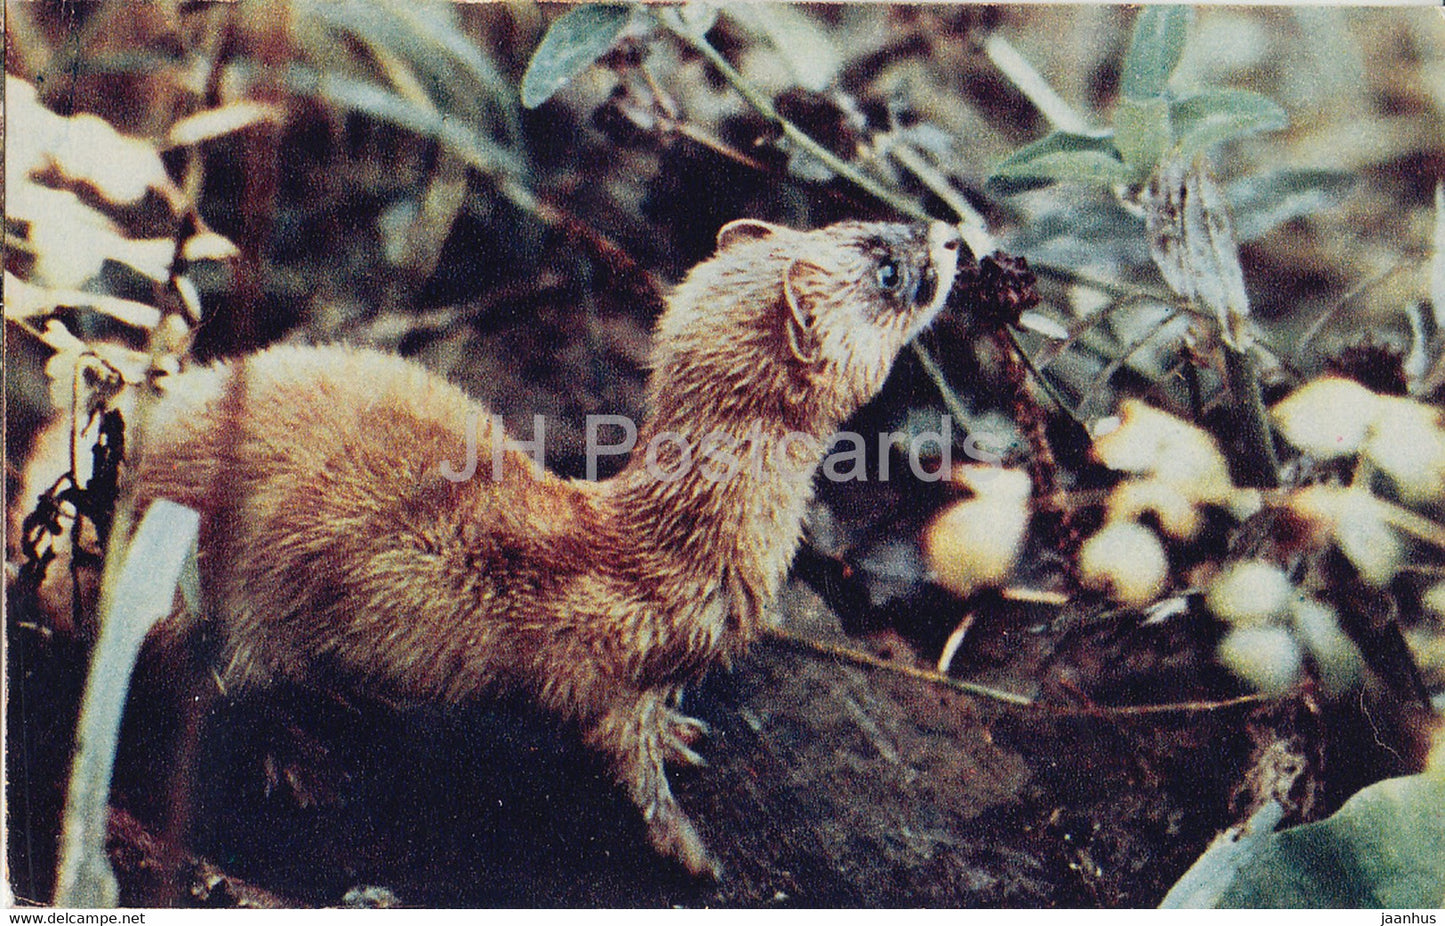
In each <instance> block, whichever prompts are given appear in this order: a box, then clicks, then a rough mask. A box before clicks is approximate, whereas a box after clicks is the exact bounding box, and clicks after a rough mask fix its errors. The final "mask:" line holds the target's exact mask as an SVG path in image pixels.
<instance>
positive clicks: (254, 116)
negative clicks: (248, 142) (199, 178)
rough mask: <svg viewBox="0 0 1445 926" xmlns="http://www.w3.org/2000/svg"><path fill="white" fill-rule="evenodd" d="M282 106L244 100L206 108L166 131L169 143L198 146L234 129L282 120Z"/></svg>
mask: <svg viewBox="0 0 1445 926" xmlns="http://www.w3.org/2000/svg"><path fill="white" fill-rule="evenodd" d="M281 119H282V112H281V109H280V107H277V106H273V105H271V104H269V103H258V102H255V101H253V100H243V101H241V102H238V103H229V104H227V105H225V106H218V107H216V108H215V109H206V110H202V111H201V112H198V113H193V114H192V115H189V116H187V117H185V118H184V119H181V120H179V121H178V122H176V123H175V124H174V125H172V126H171V129H170V131H169V132H167V133H166V145H167V146H169V147H179V146H183V145H195V144H199V143H201V142H203V141H209V140H211V139H213V138H220V137H221V136H222V135H229V134H231V133H232V132H239V131H241V130H242V129H246V128H250V127H251V126H253V125H256V124H258V123H262V122H271V123H278V124H279V123H280V122H281Z"/></svg>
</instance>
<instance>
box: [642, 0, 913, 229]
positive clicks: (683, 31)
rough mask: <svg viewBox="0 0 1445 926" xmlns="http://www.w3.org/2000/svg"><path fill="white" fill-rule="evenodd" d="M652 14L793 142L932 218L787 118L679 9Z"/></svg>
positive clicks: (869, 188) (863, 185) (896, 204)
mask: <svg viewBox="0 0 1445 926" xmlns="http://www.w3.org/2000/svg"><path fill="white" fill-rule="evenodd" d="M652 14H653V15H654V16H656V17H657V19H658V21H659V22H661V23H662V25H663V26H665V27H666V28H667V29H668V31H670V32H672V33H673V34H674V35H676V36H677V37H678V38H680V39H682V40H683V41H684V42H686V43H687V44H688V46H689V47H691V48H692V49H694V50H695V51H697V52H698V53H699V54H701V55H702V56H703V57H704V58H706V59H707V60H708V63H710V64H711V65H712V66H713V67H715V68H717V70H718V72H719V73H721V74H722V76H723V79H724V80H726V81H727V82H728V83H729V84H731V85H732V88H733V89H734V90H736V91H737V92H738V93H739V95H741V96H742V98H743V99H744V100H746V101H747V102H748V104H749V105H750V106H752V107H753V109H756V110H757V111H758V113H759V114H760V115H762V117H763V118H764V119H767V120H768V121H769V122H771V123H773V124H774V125H776V126H777V127H778V128H779V129H780V130H782V133H783V135H784V136H786V137H787V139H788V140H789V141H791V142H792V143H793V144H795V145H797V146H798V147H799V148H801V149H803V150H804V151H806V152H807V153H808V154H810V155H812V156H813V157H815V158H817V159H818V160H819V161H822V162H823V164H825V165H826V166H827V167H828V169H829V170H831V171H833V173H835V174H837V175H838V176H840V177H842V178H844V179H845V180H847V181H848V182H850V183H852V184H853V185H854V186H856V187H858V188H859V189H861V190H863V191H864V192H866V193H868V194H870V195H872V196H873V197H875V198H876V199H879V200H881V201H882V202H885V203H887V204H888V205H890V206H892V207H893V208H894V209H896V210H898V211H899V212H901V213H903V214H904V215H907V216H911V217H913V218H915V219H918V220H919V221H928V220H929V219H930V218H931V216H929V215H928V213H926V212H924V211H923V207H922V206H920V205H919V204H918V203H916V202H914V201H913V200H912V199H909V198H908V197H906V196H901V195H899V194H898V193H896V192H895V191H893V190H890V189H888V188H887V187H886V186H884V185H883V184H881V183H879V182H878V181H877V180H874V179H873V178H872V177H869V176H868V175H867V174H864V173H862V172H861V171H859V170H858V169H857V168H855V167H854V166H853V165H851V164H849V163H848V162H847V161H844V160H843V159H842V158H840V157H838V156H837V155H836V154H834V153H833V152H832V151H829V150H828V149H827V148H825V147H824V146H823V145H821V144H819V143H818V142H816V141H814V140H813V138H812V136H810V135H809V134H808V133H807V132H804V131H803V130H802V129H800V128H798V127H797V126H796V125H794V124H793V123H792V122H790V121H789V120H788V119H786V118H784V117H783V115H782V114H781V113H779V112H778V110H777V108H776V107H775V106H773V101H772V100H770V99H768V97H767V96H766V95H765V94H764V93H763V92H762V91H760V90H758V89H757V88H756V87H754V86H753V85H752V84H751V83H749V82H748V80H747V78H745V77H743V75H742V74H741V73H739V72H738V70H737V68H735V67H733V66H732V64H731V63H730V62H729V61H728V60H727V58H725V57H723V55H722V52H720V51H718V50H717V49H716V48H714V47H713V46H712V43H711V42H709V41H708V40H707V38H706V37H705V36H703V35H700V34H698V33H697V32H695V31H694V30H692V29H690V28H688V26H687V24H686V23H684V22H683V20H682V16H681V15H679V13H678V12H677V10H675V9H672V8H670V7H669V8H664V9H654V10H652Z"/></svg>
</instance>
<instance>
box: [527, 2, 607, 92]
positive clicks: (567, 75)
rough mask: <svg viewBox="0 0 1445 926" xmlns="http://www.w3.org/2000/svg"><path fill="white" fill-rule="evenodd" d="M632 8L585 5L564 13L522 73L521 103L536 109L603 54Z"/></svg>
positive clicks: (543, 39) (545, 36)
mask: <svg viewBox="0 0 1445 926" xmlns="http://www.w3.org/2000/svg"><path fill="white" fill-rule="evenodd" d="M631 16H632V11H631V10H630V9H628V8H627V7H625V6H608V5H605V4H595V5H594V4H586V5H583V6H579V7H575V8H573V9H571V10H569V11H567V12H566V13H564V14H563V15H562V16H561V17H560V18H558V19H557V21H556V22H554V23H552V25H551V26H550V27H548V29H547V34H546V35H544V36H543V37H542V44H540V45H538V46H537V50H536V51H534V52H533V53H532V60H531V62H530V63H528V65H527V73H526V74H524V75H522V105H523V106H525V107H527V108H528V109H536V108H537V107H538V106H541V105H542V104H543V103H545V102H547V101H548V100H549V99H551V98H552V94H554V93H556V92H557V91H558V90H560V89H562V87H563V86H565V85H566V83H567V82H568V81H570V80H572V79H573V78H574V77H576V76H577V75H578V74H581V73H582V72H583V71H585V70H587V69H588V68H589V67H591V66H592V64H593V62H595V61H596V60H597V59H598V58H600V57H602V56H603V55H604V54H606V53H607V51H608V49H610V48H611V47H612V46H613V44H614V43H615V42H616V41H617V37H618V36H620V35H621V34H622V30H623V29H625V28H626V27H627V21H628V19H629V18H630V17H631Z"/></svg>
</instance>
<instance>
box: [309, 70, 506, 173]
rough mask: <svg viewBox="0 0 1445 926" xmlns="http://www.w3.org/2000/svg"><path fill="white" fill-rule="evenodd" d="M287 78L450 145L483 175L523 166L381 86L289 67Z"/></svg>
mask: <svg viewBox="0 0 1445 926" xmlns="http://www.w3.org/2000/svg"><path fill="white" fill-rule="evenodd" d="M290 79H291V82H292V83H293V85H295V86H296V89H297V91H298V92H301V93H317V94H319V95H320V96H322V97H325V98H326V99H328V100H330V101H331V102H333V103H335V104H336V105H338V106H341V107H343V108H346V109H354V110H356V111H358V112H362V113H365V114H367V115H368V116H371V117H373V118H375V119H379V120H381V121H382V122H387V123H390V124H392V125H395V126H399V127H401V128H403V129H407V130H408V131H412V132H415V133H417V134H418V135H422V136H425V137H427V138H434V139H436V140H437V141H438V142H440V143H442V144H443V145H445V146H446V147H448V148H450V149H451V150H452V151H453V152H455V153H456V154H457V155H458V156H460V157H461V159H462V160H464V161H465V162H466V163H467V164H468V166H470V167H473V168H476V169H477V170H478V171H480V172H481V173H483V174H484V175H487V176H491V177H495V176H496V175H497V174H505V175H508V176H511V177H519V176H521V175H522V174H524V172H525V167H524V166H523V164H522V162H521V161H520V160H519V159H518V157H517V156H516V155H515V154H513V153H512V152H511V151H509V150H507V149H505V148H502V147H501V146H499V145H497V144H496V143H494V142H493V141H492V140H491V139H490V138H487V137H486V136H484V135H481V134H479V133H478V132H476V131H475V130H474V129H472V128H470V127H468V126H464V125H458V124H457V121H456V120H455V119H448V118H447V117H446V115H445V114H444V113H439V112H437V111H436V110H435V109H434V108H430V107H427V106H423V105H419V104H417V103H415V102H413V101H411V100H408V99H407V98H405V97H403V96H401V95H400V94H398V93H394V92H392V91H390V90H388V89H386V88H385V87H381V86H378V85H377V84H373V83H370V82H368V81H364V80H357V79H354V78H351V77H346V76H343V75H340V74H315V73H313V72H308V71H305V70H302V69H300V68H296V67H293V68H292V69H291V74H290Z"/></svg>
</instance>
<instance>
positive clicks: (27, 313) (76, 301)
mask: <svg viewBox="0 0 1445 926" xmlns="http://www.w3.org/2000/svg"><path fill="white" fill-rule="evenodd" d="M62 307H64V308H88V309H91V310H93V311H95V312H99V313H100V314H102V315H108V316H110V317H111V318H113V319H115V320H116V321H118V322H121V323H123V324H126V325H130V326H132V327H134V328H143V329H147V330H149V329H151V328H154V327H155V326H156V325H158V324H159V323H160V320H161V311H160V309H157V308H156V307H155V306H153V305H146V304H145V303H144V302H133V301H132V300H130V299H119V298H117V297H115V296H106V295H101V294H99V293H87V292H83V291H81V290H78V289H48V288H46V287H43V286H32V285H30V284H29V283H26V282H25V281H24V280H21V279H18V278H17V277H15V276H12V275H11V274H10V272H9V271H6V273H5V317H6V318H31V317H34V316H37V315H48V314H50V313H51V312H54V311H56V310H57V309H60V308H62Z"/></svg>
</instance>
